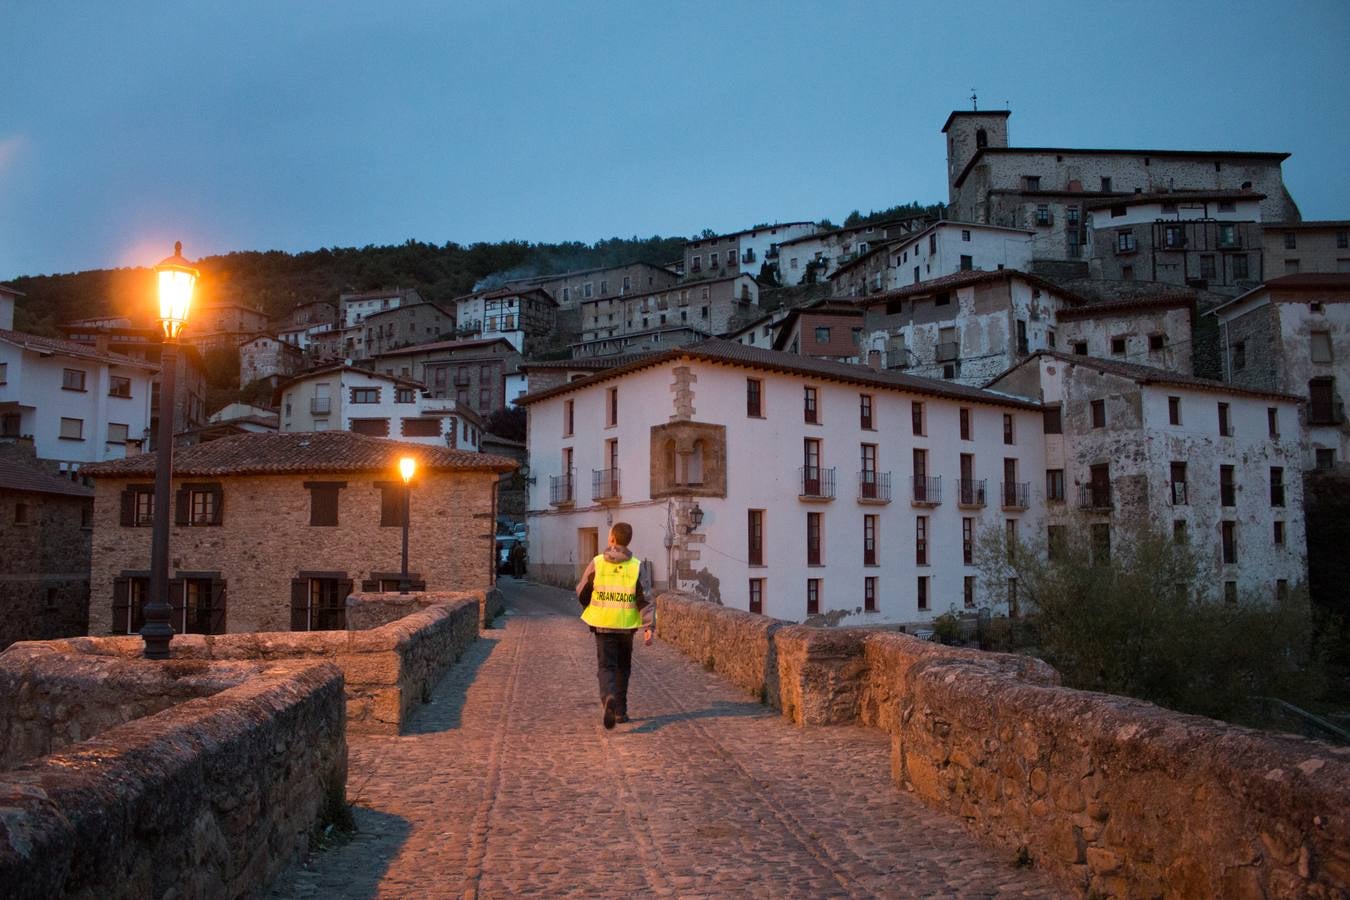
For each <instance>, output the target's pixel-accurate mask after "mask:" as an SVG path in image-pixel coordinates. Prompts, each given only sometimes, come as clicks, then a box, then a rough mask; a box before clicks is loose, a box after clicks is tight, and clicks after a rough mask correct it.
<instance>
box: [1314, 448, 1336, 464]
mask: <svg viewBox="0 0 1350 900" xmlns="http://www.w3.org/2000/svg"><path fill="white" fill-rule="evenodd" d="M1313 457H1314V465H1315V466H1316V467H1317V468H1319V469H1332V468H1335V466H1336V451H1335V450H1333V449H1331V448H1329V447H1318V448H1317V449H1316V450H1315V451H1313Z"/></svg>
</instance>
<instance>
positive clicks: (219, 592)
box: [169, 572, 225, 634]
mask: <svg viewBox="0 0 1350 900" xmlns="http://www.w3.org/2000/svg"><path fill="white" fill-rule="evenodd" d="M169 594H170V601H169V602H170V604H171V605H172V607H173V613H172V623H173V627H174V630H175V631H177V632H179V633H180V634H224V633H225V582H223V581H221V580H220V577H219V573H216V572H213V573H211V574H210V575H208V576H205V577H202V576H195V577H188V578H184V577H179V578H176V579H174V580H173V581H172V582H170V587H169Z"/></svg>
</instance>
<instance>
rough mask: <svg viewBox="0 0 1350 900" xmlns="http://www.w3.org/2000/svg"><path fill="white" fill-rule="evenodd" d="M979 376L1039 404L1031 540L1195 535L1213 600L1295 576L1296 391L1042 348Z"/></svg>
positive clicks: (1264, 589) (1301, 556) (1299, 552)
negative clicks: (1040, 478)
mask: <svg viewBox="0 0 1350 900" xmlns="http://www.w3.org/2000/svg"><path fill="white" fill-rule="evenodd" d="M988 387H989V389H990V390H993V391H997V392H1000V393H1007V394H1012V395H1015V396H1021V397H1025V398H1026V399H1028V400H1034V401H1037V402H1039V403H1042V404H1044V408H1045V425H1044V428H1043V432H1044V442H1045V465H1046V471H1045V497H1046V510H1047V523H1048V524H1047V528H1048V531H1047V533H1046V535H1045V536H1044V540H1043V541H1042V542H1041V543H1044V544H1046V545H1050V544H1057V543H1060V542H1062V541H1063V540H1064V539H1065V538H1066V537H1067V536H1068V535H1069V534H1070V533H1072V534H1083V535H1088V536H1090V539H1091V540H1090V544H1091V547H1092V552H1093V553H1103V554H1105V555H1108V556H1109V554H1110V553H1111V547H1112V546H1113V545H1117V546H1118V544H1119V541H1120V540H1121V536H1122V535H1126V534H1129V533H1130V532H1131V531H1132V529H1134V528H1135V527H1137V526H1138V525H1140V524H1141V523H1145V522H1149V523H1152V524H1153V526H1154V527H1156V528H1158V529H1160V530H1162V531H1163V533H1165V534H1171V535H1173V536H1174V537H1175V539H1177V540H1185V541H1188V542H1190V543H1191V544H1192V546H1193V547H1195V549H1196V551H1197V554H1198V556H1199V558H1200V562H1201V565H1203V566H1204V567H1205V572H1204V573H1203V575H1204V577H1203V578H1202V584H1203V585H1204V586H1206V587H1209V586H1212V588H1213V591H1214V594H1213V595H1212V596H1211V597H1210V599H1212V600H1219V599H1224V600H1228V601H1229V602H1236V601H1237V600H1238V599H1239V598H1252V597H1257V598H1261V599H1263V600H1264V599H1269V600H1276V599H1280V598H1282V597H1283V596H1284V594H1285V593H1286V592H1288V591H1289V589H1290V588H1291V586H1293V585H1297V584H1299V583H1301V582H1303V581H1305V580H1306V578H1307V574H1308V565H1307V550H1306V545H1305V541H1304V530H1303V528H1304V526H1303V479H1302V477H1301V473H1300V468H1301V464H1302V450H1301V448H1300V446H1299V432H1298V427H1297V424H1298V406H1299V398H1298V397H1295V396H1290V395H1288V394H1281V393H1275V392H1268V391H1254V390H1249V389H1246V388H1239V387H1235V386H1233V385H1230V384H1225V383H1223V382H1221V381H1211V380H1209V379H1203V378H1194V377H1191V376H1188V375H1179V374H1177V373H1174V372H1169V371H1166V370H1163V369H1156V368H1153V367H1151V366H1141V365H1136V364H1133V363H1125V362H1120V361H1118V360H1104V359H1092V358H1089V357H1083V356H1071V355H1068V354H1063V353H1054V352H1045V351H1043V352H1040V353H1037V354H1035V355H1034V356H1032V357H1030V358H1028V359H1026V360H1023V361H1022V362H1021V363H1019V364H1018V365H1017V366H1016V367H1014V368H1013V369H1012V370H1011V371H1009V372H1006V373H1004V374H1003V375H1002V376H1000V377H999V378H997V379H995V380H994V381H993V382H992V383H991V384H989V385H988ZM1049 549H1050V552H1051V553H1052V554H1053V553H1054V552H1055V551H1054V547H1050V548H1049Z"/></svg>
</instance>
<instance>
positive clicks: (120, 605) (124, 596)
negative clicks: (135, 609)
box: [109, 578, 131, 634]
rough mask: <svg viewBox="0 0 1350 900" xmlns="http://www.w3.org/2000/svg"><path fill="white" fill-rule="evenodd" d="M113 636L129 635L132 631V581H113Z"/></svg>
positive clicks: (119, 579)
mask: <svg viewBox="0 0 1350 900" xmlns="http://www.w3.org/2000/svg"><path fill="white" fill-rule="evenodd" d="M109 631H111V632H112V633H113V634H128V633H129V632H130V631H131V580H130V579H128V578H114V579H113V602H112V627H111V628H110V629H109Z"/></svg>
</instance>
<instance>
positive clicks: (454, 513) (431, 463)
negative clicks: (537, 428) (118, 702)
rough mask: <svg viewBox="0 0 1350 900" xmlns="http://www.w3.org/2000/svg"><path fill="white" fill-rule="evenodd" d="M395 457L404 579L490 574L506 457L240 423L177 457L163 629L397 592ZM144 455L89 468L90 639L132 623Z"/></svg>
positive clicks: (322, 617)
mask: <svg viewBox="0 0 1350 900" xmlns="http://www.w3.org/2000/svg"><path fill="white" fill-rule="evenodd" d="M403 456H411V457H413V458H414V459H416V460H417V463H418V465H417V474H416V475H415V477H414V480H413V482H412V487H411V492H410V494H408V495H406V496H407V500H408V509H409V523H410V527H409V535H408V559H409V563H408V568H409V575H410V578H411V579H412V582H413V583H414V585H415V586H416V589H419V590H421V589H425V590H430V591H459V590H482V589H485V588H487V587H488V586H490V585H491V584H492V583H493V582H494V579H495V566H494V565H493V559H494V546H493V544H494V540H493V530H494V529H493V522H494V520H495V516H496V489H497V477H498V475H499V474H501V473H503V472H509V471H511V470H513V469H514V468H515V465H516V464H515V463H514V462H512V461H511V460H508V459H503V458H500V457H495V456H489V455H487V454H481V453H464V452H462V451H457V450H451V449H447V448H444V447H427V446H422V445H417V444H407V443H403V442H400V441H390V440H383V439H380V438H373V437H366V436H364V435H358V434H350V433H347V432H341V431H330V432H323V433H317V434H316V433H302V434H275V435H263V434H249V435H240V436H238V437H232V438H225V439H222V440H218V441H211V442H210V443H205V444H200V445H198V446H195V447H190V448H186V449H183V450H180V451H178V452H177V453H175V454H174V461H173V462H174V466H173V468H174V481H173V500H172V503H173V513H174V525H173V527H172V529H171V533H170V537H169V546H170V558H171V561H172V569H171V572H170V575H171V582H170V598H171V605H172V607H173V624H174V628H175V630H176V631H180V632H201V633H213V634H219V633H225V632H240V631H305V630H319V629H334V628H336V629H341V628H344V627H346V622H345V601H346V598H347V595H348V594H350V593H351V592H352V591H354V590H387V589H390V588H391V587H392V588H393V589H395V590H397V585H398V581H399V577H400V564H401V541H402V524H403V504H404V502H405V492H404V486H403V482H402V480H401V478H400V476H399V472H398V461H399V459H400V458H401V457H403ZM154 469H155V455H154V454H147V455H144V456H140V457H136V458H132V459H126V460H121V461H118V462H115V463H106V464H103V465H101V466H99V467H97V468H95V469H92V470H91V472H90V474H91V475H93V477H94V478H95V489H94V490H95V500H94V529H93V563H92V579H91V586H92V592H91V602H90V607H89V633H90V634H130V633H135V632H137V631H139V629H140V626H141V624H142V622H143V619H144V604H145V602H146V599H147V594H148V592H149V572H148V571H147V570H148V567H149V563H150V537H151V527H150V524H151V518H152V515H153V511H154V504H155V500H156V498H155V495H154V483H153V477H154Z"/></svg>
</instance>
